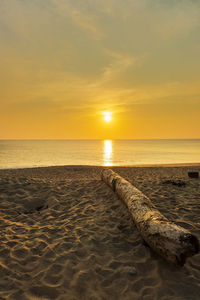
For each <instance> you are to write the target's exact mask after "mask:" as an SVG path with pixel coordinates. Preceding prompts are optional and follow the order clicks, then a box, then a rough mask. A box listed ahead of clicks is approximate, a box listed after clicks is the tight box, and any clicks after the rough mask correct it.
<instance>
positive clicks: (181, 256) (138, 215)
mask: <svg viewBox="0 0 200 300" xmlns="http://www.w3.org/2000/svg"><path fill="white" fill-rule="evenodd" d="M101 177H102V180H103V181H104V182H105V183H106V184H107V185H108V186H110V187H111V188H112V189H113V191H114V192H116V194H117V195H118V196H119V197H120V198H121V199H122V200H123V201H124V202H125V204H126V205H127V207H128V209H129V211H130V213H131V215H132V217H133V220H134V222H135V224H136V226H137V228H138V230H139V232H140V233H141V235H142V237H143V239H144V240H145V241H146V243H147V244H148V245H149V246H150V247H151V248H152V249H153V250H154V251H155V252H157V253H158V254H159V255H160V256H162V257H163V258H165V259H166V260H167V261H169V262H172V263H174V264H177V265H181V266H183V265H184V263H185V261H186V259H187V257H190V256H192V255H194V254H196V253H198V252H199V242H198V239H197V237H196V236H195V235H193V234H192V233H190V232H189V231H188V230H187V229H184V228H182V227H180V226H178V225H176V224H174V223H172V222H171V221H169V220H168V219H167V218H166V217H164V216H163V215H162V214H161V213H160V212H159V211H158V210H157V209H156V207H155V206H154V205H153V203H152V202H151V201H150V200H149V198H148V197H146V196H145V195H144V194H143V193H142V192H141V191H139V190H138V189H137V188H136V187H134V186H133V185H132V184H131V183H130V182H128V181H127V180H125V179H124V178H122V177H121V176H119V175H118V174H117V173H115V172H113V171H112V170H111V169H104V170H103V171H102V174H101Z"/></svg>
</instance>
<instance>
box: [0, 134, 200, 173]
mask: <svg viewBox="0 0 200 300" xmlns="http://www.w3.org/2000/svg"><path fill="white" fill-rule="evenodd" d="M181 163H183V164H184V163H200V139H187V140H186V139H160V140H0V169H13V168H32V167H45V166H63V165H92V166H122V165H123V166H134V165H148V164H155V165H157V164H181Z"/></svg>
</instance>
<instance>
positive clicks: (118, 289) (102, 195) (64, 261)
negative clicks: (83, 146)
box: [0, 164, 200, 300]
mask: <svg viewBox="0 0 200 300" xmlns="http://www.w3.org/2000/svg"><path fill="white" fill-rule="evenodd" d="M110 168H111V169H112V170H114V171H115V172H117V173H118V174H120V175H121V176H122V177H124V178H125V179H127V180H128V181H130V182H131V183H132V184H133V185H134V186H136V187H137V188H138V189H139V190H141V191H142V192H143V193H144V194H145V195H146V196H148V197H149V199H150V200H151V201H152V202H153V203H154V205H155V206H156V208H157V209H158V210H159V211H160V212H161V213H162V214H163V215H164V216H166V217H167V218H168V219H169V220H171V221H173V222H175V224H178V225H180V226H182V227H184V228H186V229H189V230H190V231H191V232H192V233H193V234H195V235H196V236H197V238H198V239H199V241H200V179H192V178H189V177H188V171H198V172H200V165H199V164H196V165H160V166H133V167H110ZM102 169H103V167H92V166H60V167H44V168H42V167H41V168H26V169H7V170H6V169H5V170H0V214H1V218H0V229H1V231H0V299H19V300H25V299H32V300H33V299H37V300H39V299H59V300H61V299H62V300H65V299H67V300H75V299H77V300H78V299H81V300H97V299H99V300H102V299H105V300H107V299H108V300H110V299H111V300H112V299H113V300H117V299H122V300H126V299H127V300H128V299H136V300H137V299H145V300H147V299H159V300H160V299H164V300H168V299H188V300H189V299H190V300H191V299H195V300H197V299H199V295H200V254H197V255H195V256H193V257H191V258H188V260H187V262H186V263H185V265H184V266H183V267H178V266H175V265H172V264H170V263H168V262H166V261H164V259H162V258H161V257H159V256H158V255H157V254H156V253H154V252H153V251H152V250H151V249H150V248H149V247H148V246H147V245H146V244H145V242H144V241H143V239H142V237H141V235H140V233H139V232H138V230H137V228H136V226H135V224H134V223H133V220H132V218H131V215H130V213H129V211H128V209H127V207H126V206H125V204H124V203H123V202H122V201H121V200H120V199H119V198H118V197H117V196H116V194H115V193H114V192H113V191H112V190H111V189H110V188H109V187H108V186H107V185H106V184H105V183H104V182H103V181H102V180H101V171H102ZM178 183H182V184H178Z"/></svg>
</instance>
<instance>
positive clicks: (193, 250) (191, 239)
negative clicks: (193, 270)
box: [177, 233, 200, 266]
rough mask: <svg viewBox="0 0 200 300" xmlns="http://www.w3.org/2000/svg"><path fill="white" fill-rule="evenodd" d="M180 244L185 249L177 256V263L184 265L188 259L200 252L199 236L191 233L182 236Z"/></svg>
mask: <svg viewBox="0 0 200 300" xmlns="http://www.w3.org/2000/svg"><path fill="white" fill-rule="evenodd" d="M180 244H181V245H182V247H183V249H184V251H183V252H182V253H180V255H179V256H178V257H177V264H178V265H180V266H183V265H184V264H185V262H186V259H187V258H188V257H190V256H193V255H195V254H197V253H199V248H200V247H199V241H198V239H197V237H196V236H195V235H193V234H191V233H188V234H184V235H181V236H180Z"/></svg>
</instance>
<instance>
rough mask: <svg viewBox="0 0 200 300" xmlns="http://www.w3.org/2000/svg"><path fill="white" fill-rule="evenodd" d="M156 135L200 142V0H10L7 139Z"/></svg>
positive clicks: (5, 7) (5, 13) (1, 36)
mask: <svg viewBox="0 0 200 300" xmlns="http://www.w3.org/2000/svg"><path fill="white" fill-rule="evenodd" d="M105 111H108V112H110V113H111V114H112V121H111V122H105V120H104V118H103V112H105ZM154 138H162V139H165V138H200V1H199V0H0V139H154Z"/></svg>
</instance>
